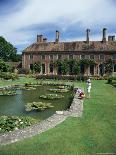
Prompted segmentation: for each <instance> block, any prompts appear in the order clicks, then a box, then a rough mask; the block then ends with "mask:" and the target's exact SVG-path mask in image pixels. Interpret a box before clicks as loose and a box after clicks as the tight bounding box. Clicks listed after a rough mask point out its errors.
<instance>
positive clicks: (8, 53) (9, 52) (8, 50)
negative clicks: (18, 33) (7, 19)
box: [0, 36, 21, 61]
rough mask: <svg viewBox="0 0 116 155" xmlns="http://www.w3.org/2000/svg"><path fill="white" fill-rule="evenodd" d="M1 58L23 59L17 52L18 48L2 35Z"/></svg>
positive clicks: (0, 41) (6, 59) (0, 42)
mask: <svg viewBox="0 0 116 155" xmlns="http://www.w3.org/2000/svg"><path fill="white" fill-rule="evenodd" d="M0 59H3V60H4V61H20V60H21V55H18V54H17V49H16V48H15V47H14V46H13V45H12V44H11V43H9V42H7V41H6V40H5V38H3V37H1V36H0Z"/></svg>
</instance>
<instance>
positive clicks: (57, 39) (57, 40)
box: [55, 30, 60, 43]
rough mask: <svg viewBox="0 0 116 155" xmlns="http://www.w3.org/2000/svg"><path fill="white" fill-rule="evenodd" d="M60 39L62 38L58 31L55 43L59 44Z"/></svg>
mask: <svg viewBox="0 0 116 155" xmlns="http://www.w3.org/2000/svg"><path fill="white" fill-rule="evenodd" d="M59 38H60V32H59V31H57V30H56V40H55V42H57V43H58V42H59Z"/></svg>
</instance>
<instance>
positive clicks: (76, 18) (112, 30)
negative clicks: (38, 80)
mask: <svg viewBox="0 0 116 155" xmlns="http://www.w3.org/2000/svg"><path fill="white" fill-rule="evenodd" d="M115 19H116V0H0V36H3V37H5V38H6V40H7V41H8V42H10V43H12V44H13V45H14V46H15V47H16V48H17V50H18V52H19V53H21V52H22V51H23V50H24V49H25V48H26V47H27V46H29V45H30V44H32V43H33V42H36V38H37V34H43V35H44V37H47V38H48V41H54V40H55V31H56V30H59V31H60V40H61V41H73V40H74V41H76V40H77V41H78V40H85V39H86V32H85V31H86V29H87V28H89V29H90V30H91V32H90V40H102V29H103V28H107V35H116V20H115Z"/></svg>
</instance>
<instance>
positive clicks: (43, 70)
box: [42, 64, 45, 74]
mask: <svg viewBox="0 0 116 155" xmlns="http://www.w3.org/2000/svg"><path fill="white" fill-rule="evenodd" d="M42 74H45V64H42Z"/></svg>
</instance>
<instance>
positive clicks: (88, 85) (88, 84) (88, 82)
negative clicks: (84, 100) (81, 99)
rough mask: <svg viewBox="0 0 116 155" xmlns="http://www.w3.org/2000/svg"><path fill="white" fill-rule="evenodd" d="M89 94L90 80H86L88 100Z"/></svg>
mask: <svg viewBox="0 0 116 155" xmlns="http://www.w3.org/2000/svg"><path fill="white" fill-rule="evenodd" d="M90 92H91V80H90V79H88V80H87V93H88V97H89V98H90Z"/></svg>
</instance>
